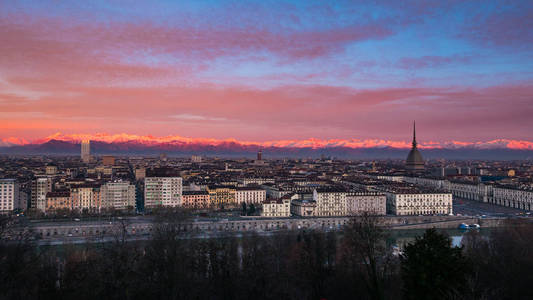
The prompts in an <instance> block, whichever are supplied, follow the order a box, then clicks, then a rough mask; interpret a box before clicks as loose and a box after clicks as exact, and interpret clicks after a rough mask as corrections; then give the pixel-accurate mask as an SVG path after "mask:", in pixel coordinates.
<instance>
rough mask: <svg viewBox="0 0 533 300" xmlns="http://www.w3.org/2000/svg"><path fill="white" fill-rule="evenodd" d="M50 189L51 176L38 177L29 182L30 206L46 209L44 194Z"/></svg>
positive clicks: (41, 209)
mask: <svg viewBox="0 0 533 300" xmlns="http://www.w3.org/2000/svg"><path fill="white" fill-rule="evenodd" d="M51 191H52V178H51V177H49V176H45V177H38V178H36V179H34V180H32V182H31V203H30V206H31V208H34V209H38V210H40V211H45V210H46V194H47V193H48V192H51Z"/></svg>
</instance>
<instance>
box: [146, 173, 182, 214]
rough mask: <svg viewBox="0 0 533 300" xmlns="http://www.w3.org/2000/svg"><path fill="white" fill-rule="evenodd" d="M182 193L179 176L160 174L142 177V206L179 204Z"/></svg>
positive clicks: (174, 205)
mask: <svg viewBox="0 0 533 300" xmlns="http://www.w3.org/2000/svg"><path fill="white" fill-rule="evenodd" d="M182 193H183V179H182V178H181V177H173V176H168V177H166V176H160V177H146V178H145V179H144V206H145V207H147V208H153V207H158V206H168V207H176V206H180V205H181V196H182Z"/></svg>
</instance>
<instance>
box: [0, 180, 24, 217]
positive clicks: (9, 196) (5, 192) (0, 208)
mask: <svg viewBox="0 0 533 300" xmlns="http://www.w3.org/2000/svg"><path fill="white" fill-rule="evenodd" d="M19 192H20V189H19V184H18V183H17V181H16V180H15V179H0V212H9V211H13V210H15V209H19V208H22V207H21V206H20V201H19Z"/></svg>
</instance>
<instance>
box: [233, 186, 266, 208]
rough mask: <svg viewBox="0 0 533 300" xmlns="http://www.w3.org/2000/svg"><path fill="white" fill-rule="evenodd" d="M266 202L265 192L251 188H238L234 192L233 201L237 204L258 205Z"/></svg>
mask: <svg viewBox="0 0 533 300" xmlns="http://www.w3.org/2000/svg"><path fill="white" fill-rule="evenodd" d="M265 200H266V191H265V190H263V189H260V188H253V187H238V188H237V189H236V190H235V201H236V202H237V204H242V203H246V204H252V203H254V204H258V203H262V202H263V201H265Z"/></svg>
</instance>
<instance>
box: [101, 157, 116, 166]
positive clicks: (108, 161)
mask: <svg viewBox="0 0 533 300" xmlns="http://www.w3.org/2000/svg"><path fill="white" fill-rule="evenodd" d="M102 164H103V165H104V166H114V165H115V157H114V156H111V155H104V156H102Z"/></svg>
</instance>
